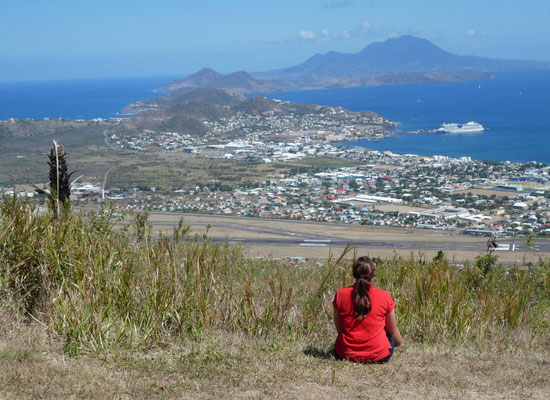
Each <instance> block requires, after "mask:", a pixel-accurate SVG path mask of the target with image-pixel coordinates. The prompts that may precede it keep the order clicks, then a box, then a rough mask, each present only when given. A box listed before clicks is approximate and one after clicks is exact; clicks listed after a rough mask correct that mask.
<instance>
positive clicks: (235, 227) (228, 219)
mask: <svg viewBox="0 0 550 400" xmlns="http://www.w3.org/2000/svg"><path fill="white" fill-rule="evenodd" d="M181 216H182V215H179V217H181ZM183 217H184V218H185V220H187V219H191V218H192V221H191V223H190V225H191V226H192V227H194V228H197V227H204V228H205V227H206V226H207V225H211V226H212V230H211V231H210V232H209V234H208V236H209V237H210V240H211V241H212V242H215V243H225V242H228V243H229V244H242V245H244V246H292V247H344V246H346V245H352V246H356V247H363V248H365V247H366V248H372V247H376V248H387V249H400V250H434V251H437V250H445V251H449V250H455V251H471V252H482V251H486V249H487V245H486V238H483V237H479V238H475V239H473V238H472V239H470V238H468V239H469V240H468V241H464V240H456V238H457V236H459V234H457V232H444V233H441V234H437V238H438V240H433V241H430V240H426V239H424V240H418V241H416V240H411V239H413V238H414V236H415V233H418V234H426V231H425V230H405V229H402V230H401V232H402V234H401V237H402V238H401V239H400V240H395V241H394V240H384V239H380V240H378V239H372V238H369V239H361V238H356V239H349V238H342V237H338V236H335V235H333V234H331V229H332V230H334V229H341V228H345V227H346V226H345V225H344V226H343V224H335V223H314V224H315V226H316V227H321V228H323V227H326V229H320V230H321V231H323V232H324V234H319V233H308V232H303V229H302V231H300V230H299V229H298V225H299V224H301V226H302V227H303V226H304V223H303V222H300V221H286V220H285V221H283V222H284V226H285V229H280V228H275V227H272V226H269V223H270V221H271V222H278V223H280V222H281V220H265V219H261V218H244V217H234V216H220V215H199V214H185V215H183ZM258 221H260V222H262V223H265V224H263V225H258V224H257V222H258ZM151 222H152V223H153V225H154V226H156V227H171V226H175V225H176V224H177V222H178V215H174V214H165V213H162V214H161V213H156V214H152V215H151ZM252 222H256V223H255V224H254V223H252ZM296 224H298V225H296ZM309 224H311V223H309ZM266 225H267V226H266ZM271 225H273V224H271ZM293 227H296V230H295V229H292V228H293ZM216 228H218V229H219V228H224V229H225V232H229V233H226V234H225V235H223V236H220V235H216ZM378 229H379V232H380V236H383V235H384V233H385V232H387V231H389V230H390V229H388V228H378V227H377V228H375V229H374V232H375V233H376V232H377V231H378ZM318 230H319V229H318ZM392 230H394V231H395V228H392ZM237 231H240V232H248V234H247V235H246V236H248V237H246V238H242V237H238V235H234V236H233V235H231V232H237ZM241 236H242V235H241ZM262 236H264V237H262ZM265 236H268V237H265ZM358 236H361V235H358ZM369 236H371V237H372V236H373V230H371V231H370V234H369ZM374 236H376V234H375V235H374ZM403 237H404V238H406V239H405V240H403ZM453 239H454V240H453ZM497 241H498V244H499V247H498V248H497V249H496V252H497V253H499V252H510V251H511V252H514V251H530V250H531V249H529V248H528V247H527V245H526V243H525V239H524V238H512V239H499V240H497ZM534 250H536V251H537V252H541V253H544V252H550V241H547V240H536V241H535V248H534Z"/></svg>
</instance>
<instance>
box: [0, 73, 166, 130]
mask: <svg viewBox="0 0 550 400" xmlns="http://www.w3.org/2000/svg"><path fill="white" fill-rule="evenodd" d="M173 79H175V78H174V77H166V76H165V77H146V78H118V79H87V80H61V81H45V82H16V83H5V82H0V120H4V119H8V118H34V119H42V118H59V117H63V118H72V119H77V118H83V119H92V118H113V117H116V116H117V112H119V111H121V110H122V109H123V108H124V106H126V104H128V103H131V102H133V101H137V100H145V99H150V98H152V97H155V96H160V95H161V94H159V93H155V92H153V89H155V88H157V87H159V86H160V85H162V84H163V83H166V82H170V81H171V80H173Z"/></svg>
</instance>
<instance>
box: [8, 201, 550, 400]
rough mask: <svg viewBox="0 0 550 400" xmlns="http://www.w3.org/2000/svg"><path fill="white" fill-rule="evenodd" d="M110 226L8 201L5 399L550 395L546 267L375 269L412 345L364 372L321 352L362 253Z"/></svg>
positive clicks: (397, 264) (482, 262)
mask: <svg viewBox="0 0 550 400" xmlns="http://www.w3.org/2000/svg"><path fill="white" fill-rule="evenodd" d="M109 215H110V214H109V210H102V211H101V212H100V213H96V214H94V213H92V214H88V215H78V214H71V215H67V216H66V217H64V218H62V219H58V220H50V219H49V218H48V216H43V215H42V216H41V215H37V214H36V213H34V212H33V209H32V207H31V206H30V205H29V204H27V203H25V202H24V201H20V200H18V199H16V198H7V199H4V201H3V202H0V399H4V398H8V399H11V398H154V397H160V396H162V397H166V398H213V397H216V398H219V397H223V398H329V397H331V398H333V397H338V398H352V397H353V398H357V397H366V398H369V397H376V398H380V397H384V398H387V397H392V398H421V397H429V398H483V397H485V398H525V397H531V398H544V394H547V393H549V392H550V391H549V389H550V382H549V378H548V376H547V375H548V374H547V370H548V364H549V355H550V323H549V321H550V290H549V288H550V264H548V263H544V262H541V263H540V264H539V265H533V266H532V267H531V269H530V270H517V269H513V270H505V269H503V268H502V267H500V266H499V265H498V263H497V260H496V258H495V257H494V256H491V255H485V256H484V257H481V258H479V259H477V260H476V261H475V265H471V266H466V267H465V268H464V269H462V270H459V269H456V268H454V267H450V266H449V260H448V259H447V258H446V257H445V255H444V254H440V255H438V257H437V258H436V259H435V260H431V259H427V258H426V257H425V255H422V254H419V255H418V256H410V257H409V258H402V257H399V256H397V255H395V256H393V257H392V258H390V259H385V260H384V259H377V260H376V263H377V266H378V268H377V277H376V282H375V284H376V285H377V286H378V287H381V288H384V289H387V290H389V291H390V292H391V293H392V295H393V296H394V298H395V299H396V303H397V314H398V319H399V326H400V328H401V330H402V332H403V333H404V337H405V340H406V342H407V343H408V348H406V349H404V350H401V351H399V352H398V353H396V355H395V358H394V359H393V360H392V361H391V362H390V363H389V364H387V365H381V366H380V365H378V366H375V365H357V364H352V363H348V362H340V361H336V360H334V359H333V358H331V357H330V356H329V355H328V352H329V350H330V349H331V346H332V344H333V342H334V339H335V331H334V328H333V326H332V322H331V313H332V305H331V300H332V297H333V296H334V293H335V291H336V290H337V289H338V288H339V287H342V286H347V285H349V284H350V283H351V279H350V273H349V272H350V271H349V269H350V264H351V261H352V259H354V258H355V257H356V254H352V252H346V251H344V252H343V253H342V255H341V256H340V257H329V258H328V259H327V260H324V261H315V260H314V261H309V262H304V263H298V264H291V263H289V262H285V261H284V260H278V261H275V260H269V259H264V260H259V259H251V258H248V257H246V256H245V255H244V254H243V253H242V252H241V251H240V249H239V248H238V247H229V246H227V245H213V244H211V243H209V241H208V238H206V237H205V238H201V237H196V238H194V237H192V236H191V237H190V236H189V233H188V229H187V228H186V227H185V226H183V225H180V226H178V227H177V228H175V230H174V232H173V237H172V238H166V237H164V238H161V239H160V240H158V241H150V240H148V239H147V238H148V236H149V233H148V227H147V220H146V219H145V218H135V220H134V222H133V223H134V224H135V225H136V226H134V229H135V230H134V231H133V233H132V231H125V230H122V231H118V232H115V231H113V230H112V226H113V224H114V223H115V222H116V221H112V220H111V219H110V218H109ZM142 217H143V216H142ZM139 221H141V222H139ZM138 222H139V223H138ZM138 225H139V226H141V227H143V228H144V230H142V231H140V230H139V229H137V228H139V226H138ZM140 232H141V233H140ZM181 239H186V240H185V241H182V240H181ZM203 239H204V240H203Z"/></svg>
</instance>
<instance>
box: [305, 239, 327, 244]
mask: <svg viewBox="0 0 550 400" xmlns="http://www.w3.org/2000/svg"><path fill="white" fill-rule="evenodd" d="M304 242H308V243H330V242H332V240H315V239H305V240H304Z"/></svg>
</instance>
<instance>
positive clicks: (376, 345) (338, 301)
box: [332, 257, 403, 363]
mask: <svg viewBox="0 0 550 400" xmlns="http://www.w3.org/2000/svg"><path fill="white" fill-rule="evenodd" d="M375 269H376V265H375V264H374V262H373V261H372V260H371V259H370V258H369V257H359V258H358V259H357V260H356V261H355V263H354V264H353V277H354V278H355V284H354V285H353V286H349V287H346V288H342V289H340V290H338V291H337V292H336V296H335V297H334V301H333V302H332V304H333V305H334V325H335V326H336V330H337V331H338V338H337V339H336V343H335V345H334V350H335V352H336V356H337V358H343V359H346V360H349V361H357V362H366V363H370V362H377V363H383V362H386V361H388V360H389V359H390V357H391V356H392V354H393V348H394V346H401V345H402V344H403V339H402V337H401V332H399V328H397V319H396V317H395V303H394V301H393V300H392V297H391V295H390V294H389V293H388V292H386V291H385V290H381V289H378V288H376V287H374V285H373V284H372V279H373V278H374V276H375Z"/></svg>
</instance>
